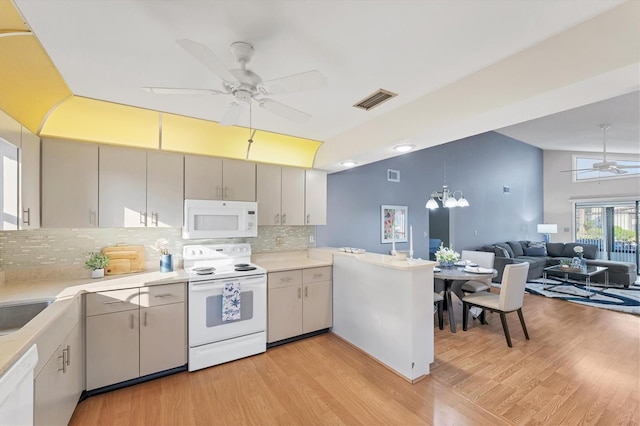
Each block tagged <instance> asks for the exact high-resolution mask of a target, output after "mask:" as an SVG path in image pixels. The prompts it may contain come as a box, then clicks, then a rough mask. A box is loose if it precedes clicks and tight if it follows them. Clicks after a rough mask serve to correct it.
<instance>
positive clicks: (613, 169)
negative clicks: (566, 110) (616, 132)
mask: <svg viewBox="0 0 640 426" xmlns="http://www.w3.org/2000/svg"><path fill="white" fill-rule="evenodd" d="M610 128H611V124H601V125H600V129H602V161H599V162H597V163H593V166H592V167H589V168H584V169H572V170H562V172H578V173H581V172H600V173H613V174H617V175H623V174H625V173H627V171H626V170H624V169H636V168H638V167H640V164H638V165H618V163H617V162H616V161H607V130H609V129H610Z"/></svg>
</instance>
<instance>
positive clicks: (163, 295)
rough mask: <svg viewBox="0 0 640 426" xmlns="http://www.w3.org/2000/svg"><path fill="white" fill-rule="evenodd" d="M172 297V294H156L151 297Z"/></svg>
mask: <svg viewBox="0 0 640 426" xmlns="http://www.w3.org/2000/svg"><path fill="white" fill-rule="evenodd" d="M172 296H173V294H171V293H162V294H156V295H155V296H153V297H159V298H163V297H172Z"/></svg>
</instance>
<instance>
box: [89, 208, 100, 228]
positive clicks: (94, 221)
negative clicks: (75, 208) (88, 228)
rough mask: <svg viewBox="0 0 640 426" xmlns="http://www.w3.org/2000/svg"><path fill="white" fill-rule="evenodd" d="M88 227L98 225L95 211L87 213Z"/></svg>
mask: <svg viewBox="0 0 640 426" xmlns="http://www.w3.org/2000/svg"><path fill="white" fill-rule="evenodd" d="M89 225H98V220H97V219H96V211H95V210H91V211H90V213H89Z"/></svg>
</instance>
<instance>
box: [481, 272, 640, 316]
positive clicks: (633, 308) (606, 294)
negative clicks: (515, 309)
mask: <svg viewBox="0 0 640 426" xmlns="http://www.w3.org/2000/svg"><path fill="white" fill-rule="evenodd" d="M551 284H561V285H558V286H556V287H553V290H556V291H555V292H554V291H549V290H544V287H547V286H549V285H551ZM493 287H497V288H500V284H495V283H494V284H493ZM525 290H526V291H527V293H530V294H535V295H538V296H545V297H553V298H556V299H563V300H566V301H568V302H573V303H579V304H581V305H588V306H594V307H596V308H602V309H611V310H614V311H619V312H627V313H630V314H634V315H640V286H638V285H631V286H629V288H623V287H609V288H604V287H593V286H592V287H590V292H591V293H592V294H593V296H591V297H590V298H587V297H585V296H586V294H587V288H586V286H585V285H584V284H580V283H576V282H571V281H563V280H559V279H547V283H546V284H545V283H544V281H543V279H542V278H538V279H535V280H532V281H530V282H528V283H527V284H526V286H525ZM559 292H562V293H559Z"/></svg>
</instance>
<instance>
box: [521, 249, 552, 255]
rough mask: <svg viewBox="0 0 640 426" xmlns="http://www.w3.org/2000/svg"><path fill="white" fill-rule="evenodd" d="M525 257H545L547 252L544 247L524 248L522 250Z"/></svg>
mask: <svg viewBox="0 0 640 426" xmlns="http://www.w3.org/2000/svg"><path fill="white" fill-rule="evenodd" d="M524 255H525V256H546V255H547V252H546V250H545V249H544V247H525V248H524Z"/></svg>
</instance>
